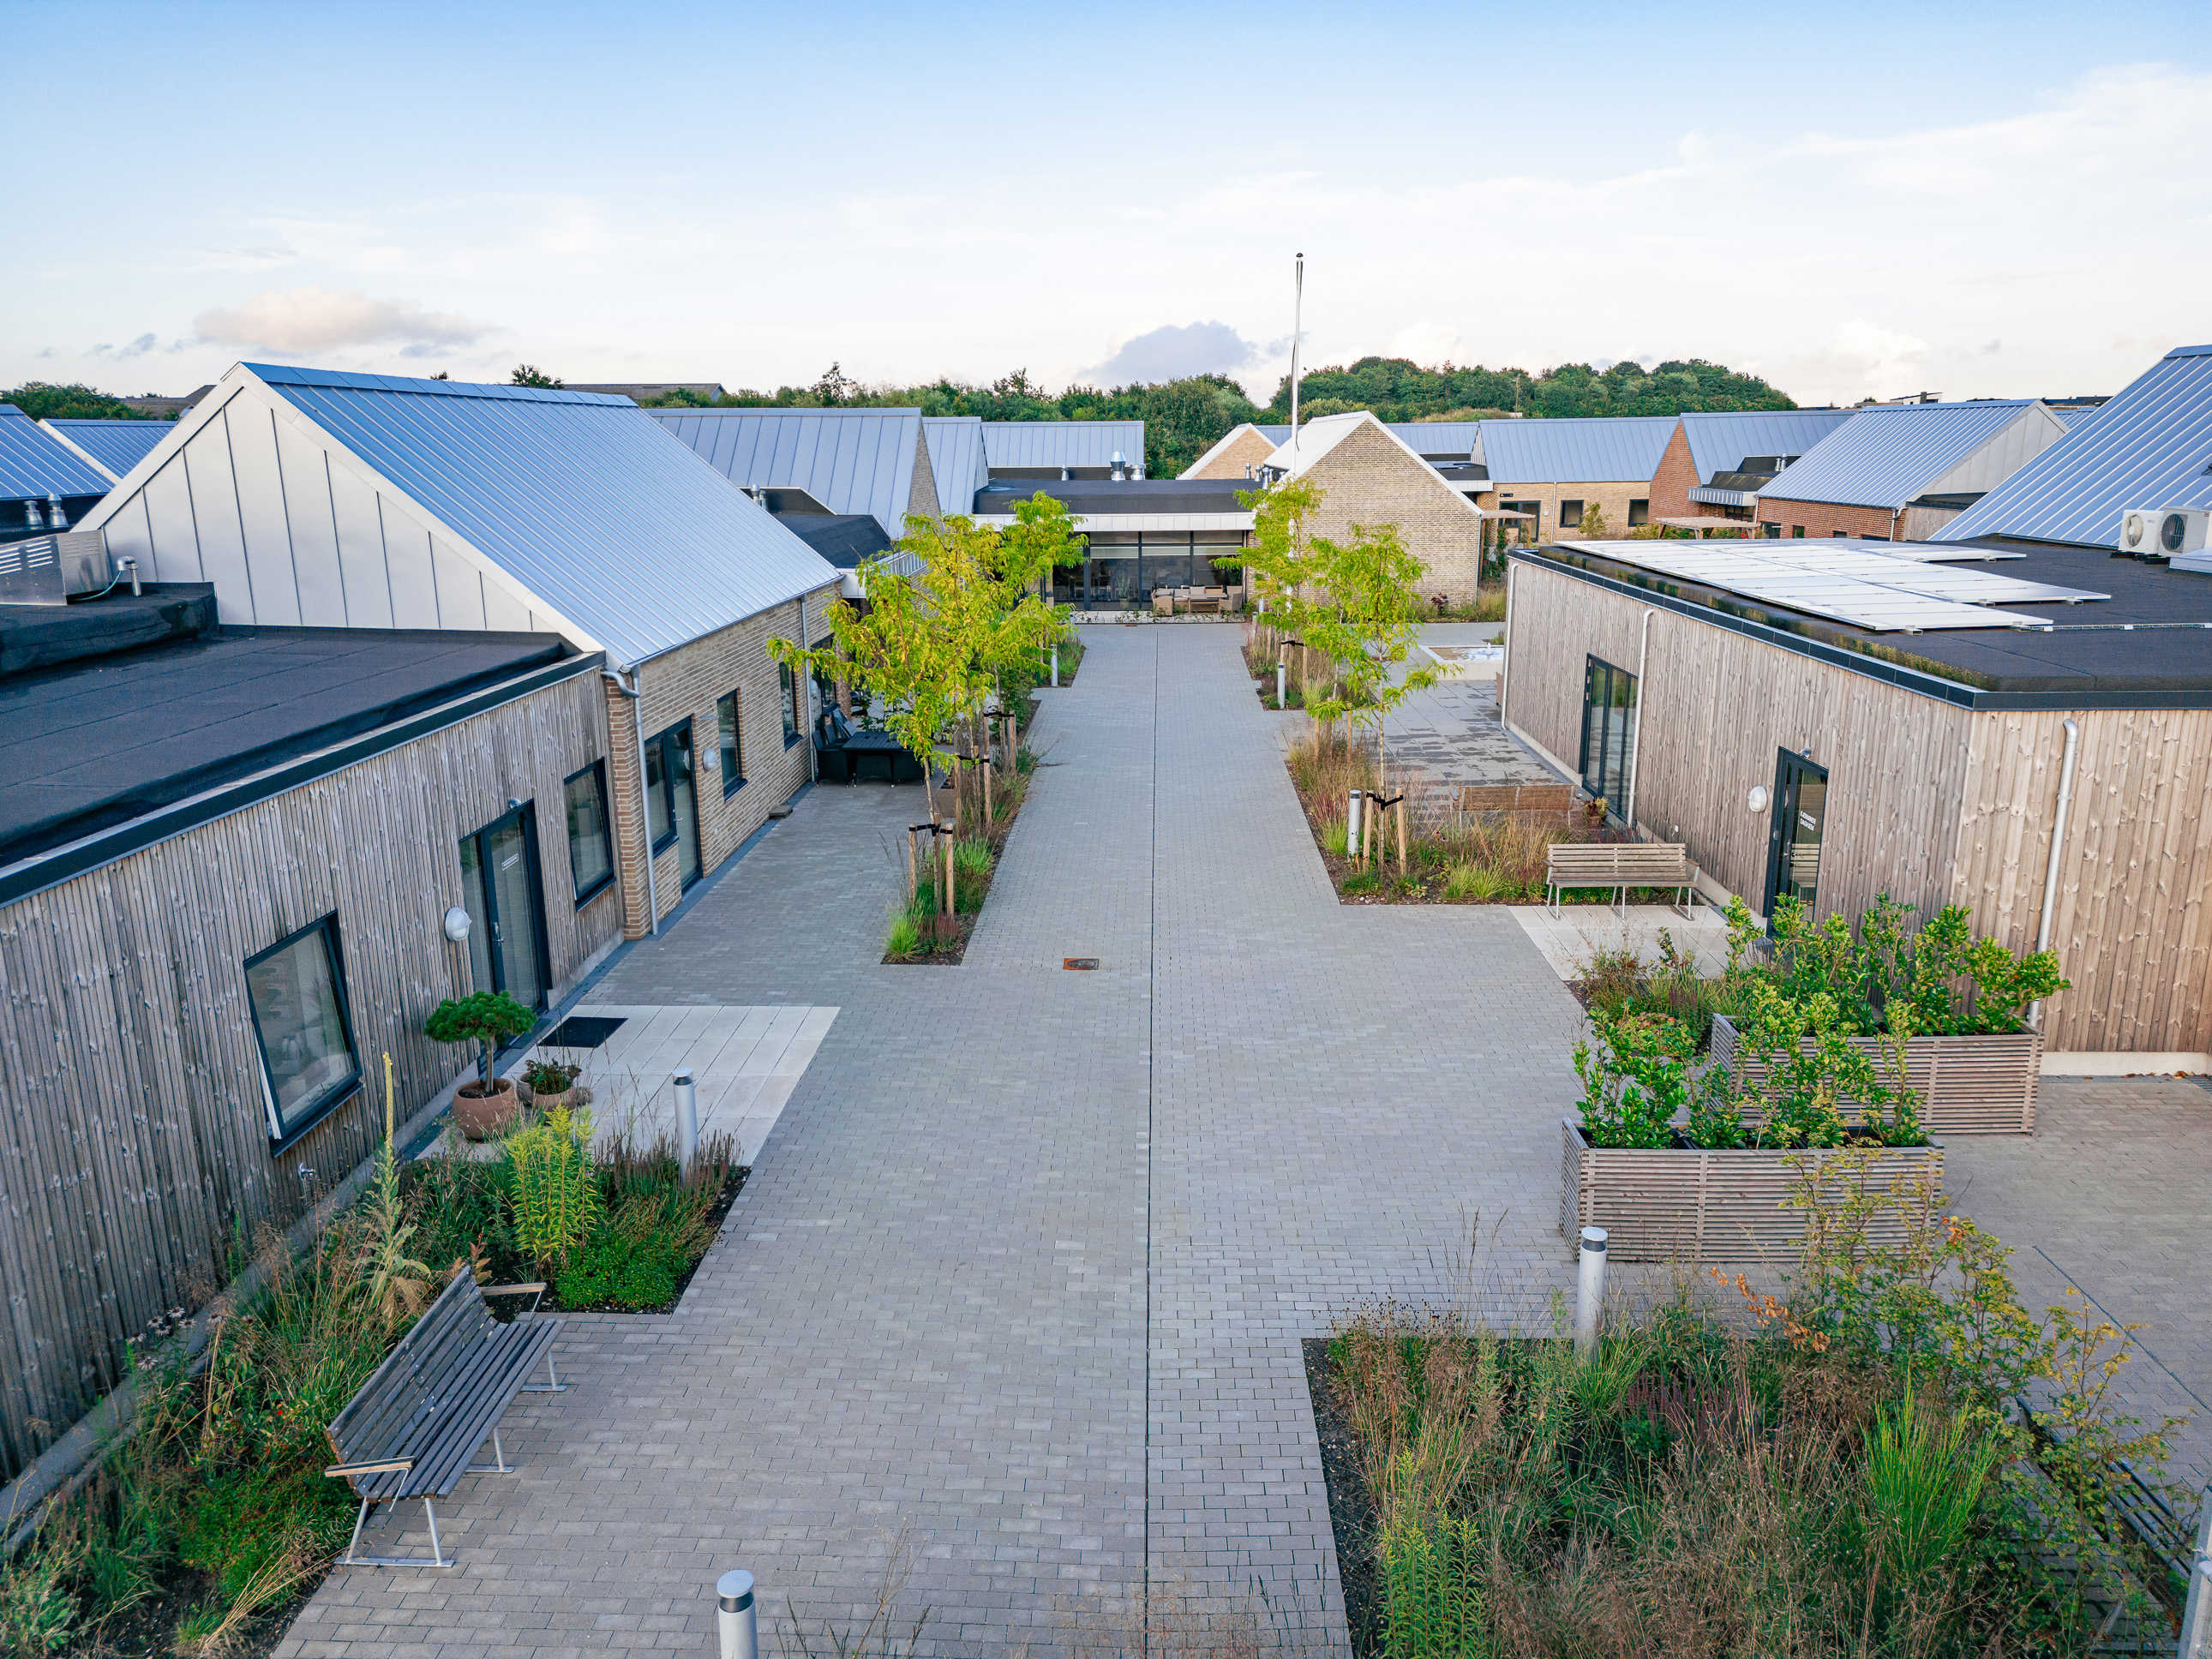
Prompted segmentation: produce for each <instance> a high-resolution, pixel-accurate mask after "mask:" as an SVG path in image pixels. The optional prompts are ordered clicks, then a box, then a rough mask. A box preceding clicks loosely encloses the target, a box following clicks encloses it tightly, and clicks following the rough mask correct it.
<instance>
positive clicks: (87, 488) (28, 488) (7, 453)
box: [0, 404, 167, 501]
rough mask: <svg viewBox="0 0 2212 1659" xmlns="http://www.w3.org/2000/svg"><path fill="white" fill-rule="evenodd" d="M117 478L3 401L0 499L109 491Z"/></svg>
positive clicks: (104, 493) (96, 493)
mask: <svg viewBox="0 0 2212 1659" xmlns="http://www.w3.org/2000/svg"><path fill="white" fill-rule="evenodd" d="M148 424H149V425H150V424H152V422H148ZM163 429H164V430H167V428H166V427H165V428H163ZM114 482H115V480H114V479H112V478H111V477H107V476H106V474H104V473H103V472H101V471H100V469H99V468H98V467H96V466H94V465H93V464H92V463H91V462H90V461H88V460H87V459H85V458H84V457H83V456H82V455H80V454H78V453H76V451H75V450H73V449H71V448H70V447H69V446H68V445H67V444H65V443H64V442H63V441H61V440H60V439H58V438H57V437H55V436H54V435H53V434H52V433H51V432H49V431H47V430H46V428H44V427H42V426H40V424H39V423H38V422H36V421H34V420H33V419H32V418H31V417H30V416H27V415H26V414H25V413H23V411H22V410H20V409H18V408H16V407H15V404H0V500H13V501H20V500H22V499H23V498H25V497H27V496H33V495H35V496H37V497H38V498H39V499H40V501H44V500H45V499H46V497H47V496H49V495H63V496H69V495H106V493H107V491H108V487H109V486H110V485H111V484H112V483H114Z"/></svg>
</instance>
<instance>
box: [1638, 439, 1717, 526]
mask: <svg viewBox="0 0 2212 1659" xmlns="http://www.w3.org/2000/svg"><path fill="white" fill-rule="evenodd" d="M1701 483H1705V480H1704V479H1703V478H1701V477H1699V476H1698V466H1697V463H1696V462H1695V461H1693V460H1692V459H1690V438H1689V435H1688V434H1687V433H1686V432H1685V431H1683V429H1682V423H1681V422H1680V421H1677V422H1674V436H1673V437H1671V438H1669V439H1668V441H1667V453H1665V454H1664V455H1662V456H1661V457H1660V458H1659V470H1658V471H1656V472H1654V473H1653V474H1652V475H1651V495H1650V501H1651V516H1652V517H1653V518H1655V519H1688V518H1718V517H1719V516H1720V515H1721V510H1720V508H1718V507H1710V506H1708V505H1706V504H1705V502H1704V501H1692V500H1691V499H1690V492H1691V491H1692V489H1696V488H1697V487H1698V486H1699V484H1701Z"/></svg>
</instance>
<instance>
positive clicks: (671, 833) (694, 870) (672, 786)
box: [645, 720, 702, 887]
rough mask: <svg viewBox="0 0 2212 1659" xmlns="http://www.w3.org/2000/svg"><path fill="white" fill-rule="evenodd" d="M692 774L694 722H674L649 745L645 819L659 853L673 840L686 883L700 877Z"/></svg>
mask: <svg viewBox="0 0 2212 1659" xmlns="http://www.w3.org/2000/svg"><path fill="white" fill-rule="evenodd" d="M695 789H696V781H695V780H694V778H693V776H692V752H691V722H690V720H685V721H684V723H683V724H682V725H680V726H670V727H669V728H668V730H666V731H665V732H661V733H660V734H659V736H658V737H655V738H650V739H648V740H647V743H646V745H645V822H646V827H647V829H649V830H650V831H651V832H652V835H653V852H654V854H660V853H664V852H665V851H666V850H667V849H668V848H669V846H670V845H671V843H673V844H674V845H675V847H676V848H677V860H676V862H677V868H678V872H680V873H681V875H682V877H683V879H684V885H685V886H686V887H689V886H690V884H692V883H693V882H695V881H696V880H698V878H699V872H700V870H701V867H702V866H701V864H700V860H699V803H698V798H697V796H696V793H694V792H695Z"/></svg>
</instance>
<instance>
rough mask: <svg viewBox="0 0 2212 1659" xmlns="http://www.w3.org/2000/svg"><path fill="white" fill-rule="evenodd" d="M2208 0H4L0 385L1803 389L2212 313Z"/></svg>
mask: <svg viewBox="0 0 2212 1659" xmlns="http://www.w3.org/2000/svg"><path fill="white" fill-rule="evenodd" d="M2204 22H2205V13H2204V9H2203V0H2195V3H2193V4H2165V3H2149V4H2135V3H2130V0H2108V3H2104V4H2100V5H2098V6H2094V7H2084V6H2081V5H2078V4H2075V5H2069V6H2066V7H2063V8H2061V7H2057V6H2045V5H2041V4H2034V3H2024V4H2016V5H2011V6H2007V7H2003V8H1994V7H1984V8H1976V9H1971V10H1970V9H1966V8H1964V7H1950V8H1944V9H1930V8H1928V7H1926V6H1925V5H1924V4H1918V5H1912V6H1895V5H1889V4H1886V3H1860V4H1857V5H1854V6H1851V7H1848V8H1845V7H1828V8H1795V7H1787V8H1778V7H1775V6H1773V5H1771V4H1767V5H1764V6H1758V7H1730V6H1726V5H1704V6H1698V7H1676V6H1668V5H1663V4H1659V5H1654V4H1644V5H1634V6H1627V5H1623V6H1611V5H1596V6H1571V5H1562V6H1555V7H1552V8H1548V9H1535V8H1531V7H1529V6H1528V5H1526V4H1525V3H1523V4H1522V5H1518V6H1513V7H1497V6H1482V5H1462V6H1437V5H1396V4H1388V3H1373V4H1363V5H1360V6H1346V5H1343V4H1341V3H1335V4H1330V5H1326V6H1302V5H1297V4H1287V5H1285V4H1276V5H1273V6H1269V7H1267V8H1264V9H1254V8H1249V7H1239V8H1236V9H1212V8H1207V7H1205V6H1198V5H1182V6H1175V7H1167V8H1157V9H1156V8H1151V7H1146V6H1139V5H1124V6H1119V7H1111V8H1101V7H1089V6H1084V7H1059V8H1040V7H1036V6H1013V5H1007V4H1000V3H994V0H976V3H970V4H963V5H961V6H958V7H952V6H938V7H927V8H924V7H900V8H890V7H872V6H851V5H843V4H839V3H834V0H826V3H815V4H810V5H806V6H790V7H761V6H748V7H732V6H695V5H690V4H684V3H663V4H660V5H658V6H655V7H652V8H650V9H641V10H639V11H637V12H636V13H635V15H626V16H623V15H613V14H612V12H611V9H606V8H598V7H572V6H566V5H562V4H558V3H535V4H532V5H530V6H528V7H523V6H519V5H518V6H509V5H471V4H467V3H446V4H442V5H435V6H418V5H412V4H407V3H397V4H389V5H379V6H375V7H343V8H341V7H305V8H303V7H300V6H297V5H286V6H283V7H276V6H262V5H258V4H243V3H240V4H228V5H215V4H183V5H179V4H175V3H164V4H159V5H137V4H82V3H80V4H71V3H57V0H36V3H33V0H0V37H4V38H6V39H7V40H9V52H8V58H9V63H10V76H9V81H10V84H9V97H8V106H9V123H8V136H7V139H6V141H5V143H4V144H0V183H4V185H5V186H6V189H5V195H4V199H5V201H6V204H7V207H8V218H9V229H8V232H7V233H6V234H5V235H4V237H0V386H12V385H15V384H18V383H20V382H21V381H23V380H52V381H72V380H82V381H84V382H87V383H88V384H91V385H94V386H100V387H101V388H103V389H105V390H108V391H113V392H131V393H135V392H164V393H174V392H185V391H189V390H190V389H191V388H192V387H194V386H199V385H201V384H203V383H204V382H206V381H209V380H213V379H215V378H216V376H218V375H219V374H222V371H223V370H224V369H226V368H228V367H229V365H230V364H232V363H234V362H238V361H240V360H241V359H244V360H246V361H258V362H289V363H303V364H311V365H314V366H318V367H325V368H354V369H367V370H373V371H377V372H385V373H392V374H425V375H427V374H433V373H436V372H438V371H441V370H443V371H445V372H447V373H449V374H452V375H453V377H454V378H455V379H458V380H504V379H505V378H506V377H507V372H508V371H509V370H510V369H511V368H513V366H514V365H515V364H516V363H517V362H531V363H534V364H537V365H538V366H539V367H541V368H544V369H545V370H547V371H548V372H550V373H552V374H557V375H560V376H562V378H564V379H566V380H572V381H627V380H655V381H657V380H718V381H720V382H722V383H723V384H725V385H727V386H733V387H734V386H775V385H779V384H784V383H811V381H813V380H815V379H817V377H818V376H819V375H820V374H821V373H822V372H823V370H824V369H826V368H828V367H829V364H830V363H831V362H833V361H834V362H837V363H839V364H840V365H841V366H842V368H843V371H844V372H845V373H846V374H848V375H851V376H854V377H855V378H857V379H859V380H862V381H864V382H866V383H869V384H884V383H892V384H908V383H913V382H915V381H921V380H929V379H933V378H935V377H937V376H939V375H948V376H951V377H953V378H955V379H964V380H976V381H983V380H991V379H994V378H995V377H997V376H999V375H1000V374H1006V373H1007V372H1008V371H1010V370H1012V369H1014V368H1026V369H1027V370H1028V371H1029V373H1030V376H1031V377H1032V379H1034V380H1040V381H1042V382H1043V383H1044V384H1045V385H1047V386H1051V387H1054V388H1055V389H1056V388H1058V387H1060V386H1064V385H1066V384H1069V383H1072V382H1076V381H1089V382H1091V383H1096V384H1113V383H1119V382H1121V381H1123V380H1132V379H1144V380H1154V379H1164V378H1168V377H1170V376H1172V375H1175V374H1186V373H1192V372H1195V371H1199V370H1215V371H1218V372H1222V373H1225V374H1231V375H1234V376H1235V377H1236V378H1237V379H1238V380H1240V381H1242V382H1243V384H1244V385H1245V386H1247V387H1248V388H1249V389H1250V390H1251V391H1253V392H1255V394H1256V395H1258V396H1259V397H1261V398H1263V399H1264V398H1266V397H1267V396H1268V395H1270V394H1272V392H1273V388H1274V386H1275V385H1276V383H1277V381H1278V380H1279V377H1280V375H1281V374H1283V372H1284V370H1285V367H1286V364H1287V361H1288V356H1289V349H1290V341H1291V332H1292V324H1293V313H1292V292H1291V266H1292V259H1293V257H1294V255H1296V254H1297V253H1298V252H1304V255H1305V256H1306V262H1307V264H1306V283H1305V294H1304V309H1303V325H1304V362H1305V363H1306V365H1307V366H1309V367H1318V366H1322V365H1325V364H1329V363H1340V362H1351V361H1352V360H1353V359H1354V358H1357V357H1359V356H1364V355H1368V354H1383V355H1389V356H1407V357H1411V358H1413V359H1414V360H1415V361H1416V362H1423V363H1435V362H1444V361H1450V362H1457V363H1462V364H1474V363H1480V364H1483V365H1486V366H1488V367H1491V368H1504V367H1509V366H1510V367H1518V368H1526V369H1528V370H1531V371H1539V370H1541V369H1543V368H1547V367H1549V366H1551V365H1553V364H1556V363H1560V362H1592V363H1595V364H1597V365H1600V366H1602V365H1604V364H1606V363H1608V362H1613V361H1614V360H1616V359H1619V358H1624V357H1628V358H1635V359H1637V360H1638V361H1639V362H1645V363H1646V364H1650V363H1654V362H1658V361H1661V360H1662V359H1665V358H1672V357H1705V358H1709V359H1711V360H1713V361H1716V362H1724V363H1727V364H1729V366H1731V367H1733V368H1741V369H1747V370H1750V371H1752V372H1754V373H1757V374H1763V375H1765V377H1766V378H1767V379H1768V380H1771V381H1772V382H1773V383H1774V384H1776V385H1777V386H1780V387H1781V388H1782V389H1783V390H1784V391H1785V392H1789V393H1790V395H1792V396H1793V397H1795V398H1796V399H1797V400H1798V401H1799V402H1801V403H1804V404H1814V403H1822V402H1829V401H1845V402H1848V401H1853V400H1856V399H1857V398H1863V397H1868V396H1874V397H1893V396H1897V395H1900V394H1903V393H1905V392H1921V391H1934V392H1940V393H1942V395H1944V396H1946V397H1951V398H1964V397H1975V396H2028V395H2044V396H2059V395H2073V394H2076V393H2084V392H2112V391H2116V390H2118V388H2119V387H2120V386H2122V385H2124V384H2125V383H2126V382H2127V381H2128V380H2130V379H2131V378H2133V377H2134V376H2135V375H2136V374H2138V373H2140V372H2141V371H2142V369H2143V368H2146V367H2148V364H2149V363H2150V362H2152V361H2154V359H2156V358H2157V357H2158V356H2160V355H2161V354H2162V353H2163V352H2165V351H2166V349H2169V348H2170V347H2172V346H2174V345H2177V344H2185V343H2200V342H2203V341H2206V340H2212V169H2208V168H2207V167H2206V166H2205V165H2204V161H2205V158H2206V157H2207V156H2208V155H2212V30H2209V29H2207V28H2206V27H2204Z"/></svg>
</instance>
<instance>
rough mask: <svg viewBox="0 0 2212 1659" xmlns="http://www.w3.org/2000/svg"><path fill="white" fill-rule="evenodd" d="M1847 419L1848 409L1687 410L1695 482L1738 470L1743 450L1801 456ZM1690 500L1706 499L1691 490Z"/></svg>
mask: <svg viewBox="0 0 2212 1659" xmlns="http://www.w3.org/2000/svg"><path fill="white" fill-rule="evenodd" d="M1850 418H1851V411H1850V410H1848V409H1781V410H1771V409H1746V410H1684V411H1683V412H1682V416H1681V420H1682V435H1683V437H1685V438H1686V439H1687V440H1688V441H1689V445H1690V464H1691V465H1692V466H1694V467H1695V468H1697V471H1698V482H1699V483H1700V484H1705V485H1709V484H1710V483H1711V479H1712V476H1713V474H1715V473H1716V472H1734V471H1738V470H1739V469H1740V468H1741V465H1742V463H1743V459H1744V458H1745V457H1746V456H1747V455H1802V454H1804V453H1806V451H1808V450H1809V449H1811V448H1812V447H1813V446H1814V445H1815V444H1817V443H1819V442H1820V441H1821V440H1822V439H1823V438H1825V437H1826V436H1827V435H1829V434H1830V433H1832V432H1833V431H1834V430H1835V429H1836V428H1838V427H1839V426H1841V425H1842V424H1843V423H1844V422H1845V421H1848V420H1850ZM1654 471H1656V468H1655V469H1654ZM1730 493H1732V494H1733V493H1737V492H1730ZM1691 499H1692V501H1701V500H1704V499H1706V498H1705V497H1703V496H1700V495H1697V494H1696V492H1695V491H1694V490H1693V491H1692V494H1691ZM1745 499H1746V500H1748V499H1749V497H1748V496H1747V497H1746V498H1745Z"/></svg>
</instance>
